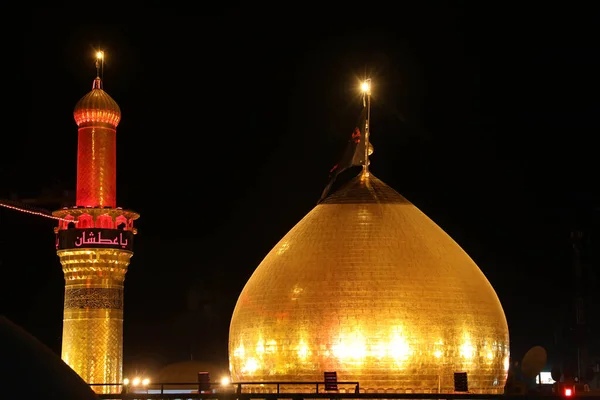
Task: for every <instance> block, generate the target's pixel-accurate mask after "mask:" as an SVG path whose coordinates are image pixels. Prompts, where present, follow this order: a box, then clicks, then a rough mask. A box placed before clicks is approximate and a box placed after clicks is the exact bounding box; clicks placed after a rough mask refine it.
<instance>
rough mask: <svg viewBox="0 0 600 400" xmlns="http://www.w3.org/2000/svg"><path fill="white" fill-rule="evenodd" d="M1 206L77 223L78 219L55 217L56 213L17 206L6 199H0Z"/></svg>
mask: <svg viewBox="0 0 600 400" xmlns="http://www.w3.org/2000/svg"><path fill="white" fill-rule="evenodd" d="M0 207H4V208H8V209H10V210H14V211H19V212H23V213H26V214H31V215H37V216H39V217H45V218H50V219H55V220H57V221H67V222H74V223H77V221H72V220H67V219H65V218H60V217H55V216H54V215H52V214H50V213H48V212H44V211H35V210H29V209H27V208H25V207H24V206H15V205H12V204H9V203H8V202H7V201H6V200H0Z"/></svg>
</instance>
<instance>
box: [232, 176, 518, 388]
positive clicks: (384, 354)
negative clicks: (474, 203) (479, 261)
mask: <svg viewBox="0 0 600 400" xmlns="http://www.w3.org/2000/svg"><path fill="white" fill-rule="evenodd" d="M508 355H509V341H508V327H507V324H506V318H505V316H504V312H503V310H502V306H501V304H500V301H499V300H498V297H497V296H496V293H495V292H494V289H493V288H492V286H491V285H490V283H489V282H488V280H487V279H486V277H485V276H484V274H483V273H482V272H481V271H480V270H479V268H478V267H477V265H476V264H475V263H474V262H473V260H471V258H470V257H469V256H468V255H467V254H466V253H465V252H464V251H463V250H462V249H461V248H460V246H459V245H458V244H456V242H454V240H452V238H450V236H448V235H447V234H446V233H445V232H444V231H443V230H442V229H441V228H440V227H439V226H437V225H436V224H435V223H434V222H433V221H431V220H430V219H429V218H428V217H427V216H426V215H425V214H423V213H422V212H421V211H420V210H419V209H418V208H417V207H415V206H414V205H413V204H411V203H410V202H408V201H407V200H406V199H404V197H402V196H401V195H400V194H398V193H397V192H396V191H394V190H393V189H391V188H390V187H389V186H387V185H386V184H384V183H383V182H382V181H380V180H379V179H377V178H375V177H374V176H373V175H370V177H367V178H365V179H364V180H361V178H360V177H356V178H355V179H354V180H352V181H351V182H350V183H349V184H347V185H346V186H345V187H343V188H342V189H341V190H339V191H337V192H336V193H333V194H332V195H330V196H329V197H328V198H326V199H325V200H324V201H323V202H321V203H320V204H319V205H317V206H316V207H315V208H314V209H313V210H312V211H311V212H309V213H308V214H307V215H306V216H305V217H304V218H303V219H302V220H301V221H300V222H299V223H298V224H297V225H296V226H295V227H294V228H292V230H290V231H289V232H288V233H287V234H286V235H285V236H284V237H283V239H281V241H280V242H279V243H278V244H277V245H276V246H275V247H274V248H273V249H272V250H271V252H270V253H269V254H268V255H267V256H266V257H265V259H264V260H263V261H262V263H261V264H260V265H259V266H258V268H257V269H256V270H255V271H254V274H253V275H252V276H251V277H250V280H249V281H248V282H247V284H246V286H245V287H244V289H243V291H242V293H241V295H240V297H239V299H238V302H237V304H236V307H235V310H234V313H233V317H232V320H231V326H230V334H229V363H230V369H231V373H232V378H233V379H234V380H235V381H321V382H322V381H323V372H324V371H336V372H337V375H338V380H339V381H358V382H360V387H361V391H362V390H377V389H381V390H383V389H385V390H386V391H392V392H400V393H402V392H404V391H407V390H408V391H410V390H412V391H414V392H437V391H438V390H441V391H442V392H451V391H453V388H454V386H453V384H454V381H453V373H454V372H460V371H466V372H468V379H469V390H471V391H473V392H475V393H502V392H503V387H504V383H505V381H506V376H507V369H508ZM351 389H352V390H353V388H351ZM287 390H288V391H293V390H297V388H295V387H289V388H287ZM313 390H314V388H313Z"/></svg>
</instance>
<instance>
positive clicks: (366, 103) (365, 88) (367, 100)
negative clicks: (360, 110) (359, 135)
mask: <svg viewBox="0 0 600 400" xmlns="http://www.w3.org/2000/svg"><path fill="white" fill-rule="evenodd" d="M360 88H361V90H362V92H363V107H367V121H366V124H365V164H364V165H363V173H362V178H368V177H369V155H370V154H371V153H372V152H369V147H370V144H369V133H370V132H371V127H370V125H371V78H369V79H367V80H365V81H364V82H363V83H362V84H361V85H360Z"/></svg>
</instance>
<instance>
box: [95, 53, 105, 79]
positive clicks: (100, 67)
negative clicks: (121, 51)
mask: <svg viewBox="0 0 600 400" xmlns="http://www.w3.org/2000/svg"><path fill="white" fill-rule="evenodd" d="M96 72H97V75H98V77H99V78H100V79H102V80H104V51H103V50H98V51H97V52H96ZM101 74H102V76H100V75H101Z"/></svg>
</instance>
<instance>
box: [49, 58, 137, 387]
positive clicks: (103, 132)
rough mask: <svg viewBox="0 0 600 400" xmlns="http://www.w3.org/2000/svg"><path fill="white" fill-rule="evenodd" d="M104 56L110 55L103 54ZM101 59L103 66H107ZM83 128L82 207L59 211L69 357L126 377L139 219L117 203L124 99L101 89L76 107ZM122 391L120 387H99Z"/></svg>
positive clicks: (77, 366) (98, 372)
mask: <svg viewBox="0 0 600 400" xmlns="http://www.w3.org/2000/svg"><path fill="white" fill-rule="evenodd" d="M98 58H99V61H102V58H103V53H99V55H98ZM99 61H98V62H97V67H98V71H99V70H100V66H99V65H98V64H99ZM74 117H75V121H76V122H77V125H78V127H79V136H78V152H77V199H76V206H75V207H72V208H64V209H62V210H59V211H55V212H54V213H53V215H54V216H55V217H59V218H62V220H61V221H60V223H59V226H58V227H57V228H55V232H56V248H57V254H58V256H59V258H60V263H61V264H62V268H63V272H64V276H65V283H66V284H65V303H64V318H63V337H62V359H63V360H64V361H65V363H67V364H68V365H69V366H70V367H71V368H73V370H75V372H77V373H78V374H79V375H80V376H81V377H82V378H83V379H84V380H85V381H86V382H87V383H93V384H120V383H122V381H123V284H124V281H125V274H126V273H127V268H128V266H129V261H130V258H131V256H132V255H133V251H132V250H133V235H134V234H135V233H136V229H135V228H134V227H133V221H134V220H135V219H137V218H138V217H139V215H138V214H137V213H135V212H132V211H126V210H123V209H121V208H120V207H116V127H117V125H118V123H119V121H120V119H121V111H120V109H119V106H118V105H117V103H116V102H115V101H114V100H113V99H112V98H111V97H110V96H109V95H108V94H107V93H106V92H105V91H104V90H103V89H102V81H101V79H100V73H98V77H96V79H95V80H94V83H93V87H92V91H91V92H90V93H88V94H87V95H85V96H84V97H83V98H82V99H81V100H80V101H79V102H78V103H77V105H76V106H75V111H74ZM93 389H94V390H95V391H96V392H98V393H119V392H120V391H121V387H120V386H114V385H113V386H110V385H107V386H93Z"/></svg>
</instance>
